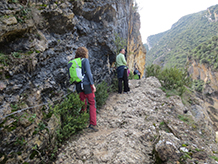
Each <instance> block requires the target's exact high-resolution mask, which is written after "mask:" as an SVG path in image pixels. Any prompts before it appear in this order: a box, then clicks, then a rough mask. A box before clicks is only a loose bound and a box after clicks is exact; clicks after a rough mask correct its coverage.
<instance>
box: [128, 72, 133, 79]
mask: <svg viewBox="0 0 218 164" xmlns="http://www.w3.org/2000/svg"><path fill="white" fill-rule="evenodd" d="M129 79H130V80H132V79H134V74H133V73H132V71H130V73H129Z"/></svg>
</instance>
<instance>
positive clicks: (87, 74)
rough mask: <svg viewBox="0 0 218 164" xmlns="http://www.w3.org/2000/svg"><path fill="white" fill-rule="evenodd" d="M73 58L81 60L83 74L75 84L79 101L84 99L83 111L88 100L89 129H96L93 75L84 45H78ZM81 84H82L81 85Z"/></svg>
mask: <svg viewBox="0 0 218 164" xmlns="http://www.w3.org/2000/svg"><path fill="white" fill-rule="evenodd" d="M75 58H81V59H83V60H82V75H83V76H84V78H83V82H82V83H81V82H80V83H77V84H76V91H77V93H79V97H80V100H81V101H85V105H84V106H83V108H82V111H83V112H86V110H87V100H86V99H88V102H89V115H90V118H89V122H90V123H89V127H88V128H89V129H90V130H92V131H95V132H96V131H98V128H97V121H96V102H95V92H96V88H95V85H94V82H93V77H92V73H91V69H90V64H89V60H88V50H87V48H85V47H79V48H78V49H77V50H76V56H75ZM81 84H82V85H81Z"/></svg>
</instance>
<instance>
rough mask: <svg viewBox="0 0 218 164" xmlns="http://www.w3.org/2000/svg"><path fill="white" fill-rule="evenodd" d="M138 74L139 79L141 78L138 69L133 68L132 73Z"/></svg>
mask: <svg viewBox="0 0 218 164" xmlns="http://www.w3.org/2000/svg"><path fill="white" fill-rule="evenodd" d="M136 74H137V75H138V77H139V79H140V78H141V73H140V72H139V70H138V69H137V68H136V69H135V70H134V75H136Z"/></svg>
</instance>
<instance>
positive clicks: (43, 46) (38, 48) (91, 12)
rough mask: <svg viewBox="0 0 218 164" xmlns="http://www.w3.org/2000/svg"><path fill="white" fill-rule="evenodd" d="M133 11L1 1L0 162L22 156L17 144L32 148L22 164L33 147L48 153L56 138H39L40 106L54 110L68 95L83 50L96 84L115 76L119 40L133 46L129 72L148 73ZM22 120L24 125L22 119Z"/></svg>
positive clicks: (41, 0) (95, 2) (69, 0)
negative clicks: (73, 64) (73, 63)
mask: <svg viewBox="0 0 218 164" xmlns="http://www.w3.org/2000/svg"><path fill="white" fill-rule="evenodd" d="M132 5H133V0H119V1H118V0H106V1H102V0H62V1H60V0H53V1H49V0H1V1H0V80H1V81H0V118H1V125H0V128H1V150H0V151H1V157H2V154H4V155H5V158H2V159H1V160H7V158H6V157H8V155H9V153H10V152H18V151H20V150H18V149H17V150H14V149H13V146H14V144H16V143H17V142H18V141H25V142H24V143H25V145H27V147H25V150H26V152H25V154H22V155H21V157H20V159H21V161H22V159H28V158H29V157H28V153H30V152H32V151H33V149H32V147H33V146H35V145H37V146H38V147H40V148H43V146H45V145H46V142H44V141H45V140H46V139H48V135H49V136H50V137H51V136H52V135H53V134H52V132H49V134H46V135H45V134H44V137H41V136H42V135H39V134H37V135H34V131H35V129H36V127H37V125H38V124H39V123H40V120H41V119H42V117H43V114H42V110H44V109H45V107H44V108H43V105H42V106H38V105H39V104H43V103H48V102H49V103H51V104H52V102H53V101H54V100H56V99H58V98H60V97H63V96H64V95H65V94H66V93H67V89H68V87H69V83H68V81H69V80H68V76H67V69H66V65H67V63H68V61H69V60H71V59H73V58H74V56H75V50H76V49H77V48H78V47H80V46H85V47H87V48H88V50H89V60H90V64H91V70H92V73H93V76H94V81H95V83H96V84H97V83H99V82H101V81H103V80H105V81H107V82H110V81H111V79H112V77H113V76H114V72H113V69H112V68H111V67H112V63H113V62H115V57H116V54H115V53H114V52H115V50H116V45H115V44H114V41H115V34H118V36H119V37H120V38H123V39H125V40H126V41H127V42H128V44H127V48H128V54H127V62H128V63H129V66H130V69H131V70H133V66H134V65H135V64H137V65H138V67H139V69H140V70H141V71H142V72H143V70H144V63H145V51H144V50H143V45H142V42H141V38H140V33H139V28H140V20H139V15H138V14H137V13H136V11H134V10H133V6H132ZM130 35H131V36H130ZM130 52H131V53H130ZM142 60H143V61H142ZM30 107H33V108H30ZM20 109H24V110H22V111H20ZM12 112H17V113H15V114H14V115H10V114H11V113H12ZM23 115H25V119H24V120H25V121H23V122H22V121H21V119H19V120H18V119H17V118H18V117H19V118H21V117H22V116H23ZM51 118H52V117H51ZM33 120H34V121H33ZM52 120H53V119H52ZM48 122H49V121H48ZM51 122H55V121H54V120H53V121H51ZM49 125H51V127H55V126H56V125H53V124H52V123H49ZM17 127H19V128H17ZM51 129H54V128H51ZM45 133H47V132H46V131H45ZM18 134H19V135H18ZM8 136H10V137H8ZM46 136H47V137H46ZM26 142H27V143H26ZM22 143H23V142H22ZM12 163H13V161H12Z"/></svg>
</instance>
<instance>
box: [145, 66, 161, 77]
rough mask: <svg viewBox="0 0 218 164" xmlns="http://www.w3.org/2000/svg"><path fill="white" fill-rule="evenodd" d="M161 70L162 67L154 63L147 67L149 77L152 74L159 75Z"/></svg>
mask: <svg viewBox="0 0 218 164" xmlns="http://www.w3.org/2000/svg"><path fill="white" fill-rule="evenodd" d="M160 72H161V68H160V66H159V65H155V64H152V65H149V66H147V67H146V76H147V77H150V76H155V77H158V76H159V74H160Z"/></svg>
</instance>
